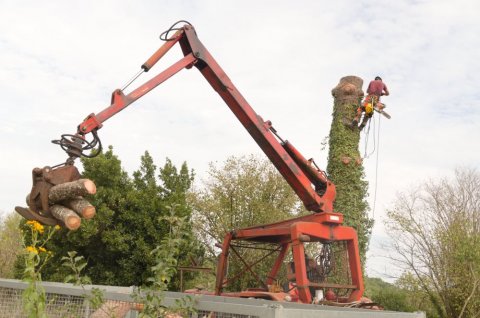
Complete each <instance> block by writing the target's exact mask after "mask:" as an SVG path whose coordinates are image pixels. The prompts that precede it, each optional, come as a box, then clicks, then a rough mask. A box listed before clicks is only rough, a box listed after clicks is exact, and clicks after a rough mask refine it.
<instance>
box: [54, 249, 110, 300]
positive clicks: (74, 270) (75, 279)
mask: <svg viewBox="0 0 480 318" xmlns="http://www.w3.org/2000/svg"><path fill="white" fill-rule="evenodd" d="M62 261H63V263H62V265H63V266H64V267H66V268H68V270H69V271H70V272H71V274H70V275H67V276H66V277H65V280H64V282H65V283H73V284H74V285H75V286H81V287H82V289H83V295H84V297H85V299H86V300H87V301H88V302H89V303H90V306H91V308H93V309H98V308H100V306H101V305H102V304H103V303H104V302H105V299H104V295H103V292H102V291H101V290H100V289H98V288H92V290H91V291H90V292H87V291H86V289H85V285H87V284H91V283H92V280H91V279H90V277H88V276H84V275H83V273H82V272H83V270H84V269H85V267H86V266H87V261H86V260H85V258H84V257H83V256H81V255H77V252H75V251H71V252H68V256H64V257H62Z"/></svg>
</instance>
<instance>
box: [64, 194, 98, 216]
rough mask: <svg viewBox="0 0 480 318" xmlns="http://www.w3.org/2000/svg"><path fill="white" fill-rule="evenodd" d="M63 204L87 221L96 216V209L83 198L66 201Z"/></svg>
mask: <svg viewBox="0 0 480 318" xmlns="http://www.w3.org/2000/svg"><path fill="white" fill-rule="evenodd" d="M63 204H64V205H65V206H66V207H67V208H69V209H72V210H73V211H75V212H76V213H77V214H78V215H80V216H81V217H83V218H85V219H87V220H88V219H91V218H93V217H94V216H95V212H96V211H95V207H94V206H93V205H91V204H90V202H88V201H87V200H85V199H84V198H82V197H77V198H75V199H72V200H68V201H65V202H63Z"/></svg>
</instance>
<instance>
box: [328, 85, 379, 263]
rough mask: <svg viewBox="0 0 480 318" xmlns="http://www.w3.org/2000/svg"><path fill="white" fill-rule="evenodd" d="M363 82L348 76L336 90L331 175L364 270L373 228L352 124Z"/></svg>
mask: <svg viewBox="0 0 480 318" xmlns="http://www.w3.org/2000/svg"><path fill="white" fill-rule="evenodd" d="M362 85H363V80H362V79H361V78H360V77H356V76H346V77H343V78H341V79H340V83H338V85H337V86H336V87H335V88H334V89H333V90H332V95H333V97H334V100H335V101H334V105H333V120H332V126H331V128H330V138H329V154H328V165H327V173H328V175H329V177H330V179H331V180H332V181H333V182H334V183H335V185H336V188H337V198H336V201H335V204H334V209H335V211H337V212H341V213H343V214H344V216H345V223H346V224H347V225H349V226H352V227H353V228H355V229H356V230H357V234H358V240H359V248H360V257H361V260H362V266H363V267H364V266H365V265H364V264H365V254H366V252H367V249H368V242H369V239H370V233H371V229H372V226H373V220H372V219H370V218H369V217H368V211H369V206H368V203H367V201H366V197H367V195H368V192H367V191H368V183H367V181H365V180H364V178H365V171H364V168H363V166H362V158H361V156H360V152H359V150H358V146H359V141H360V132H359V130H358V129H356V128H355V129H352V128H351V127H350V126H349V124H350V123H351V122H352V120H353V117H354V116H355V113H356V110H357V107H358V105H359V101H360V99H361V98H362V96H363V95H364V94H363V91H362Z"/></svg>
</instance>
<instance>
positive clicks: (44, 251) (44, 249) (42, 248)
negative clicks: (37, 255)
mask: <svg viewBox="0 0 480 318" xmlns="http://www.w3.org/2000/svg"><path fill="white" fill-rule="evenodd" d="M38 250H39V251H40V252H43V253H46V252H47V249H46V248H45V247H41V246H40V247H39V248H38Z"/></svg>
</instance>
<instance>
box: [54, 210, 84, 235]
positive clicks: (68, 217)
mask: <svg viewBox="0 0 480 318" xmlns="http://www.w3.org/2000/svg"><path fill="white" fill-rule="evenodd" d="M50 212H51V213H52V215H53V216H54V217H55V218H56V219H57V220H59V221H61V222H62V223H63V224H65V227H66V228H67V229H69V230H76V229H78V228H79V227H80V224H81V222H82V220H81V219H80V217H79V216H78V215H77V213H75V212H73V211H72V210H70V209H69V208H66V207H64V206H63V205H59V204H54V205H52V206H51V207H50Z"/></svg>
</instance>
